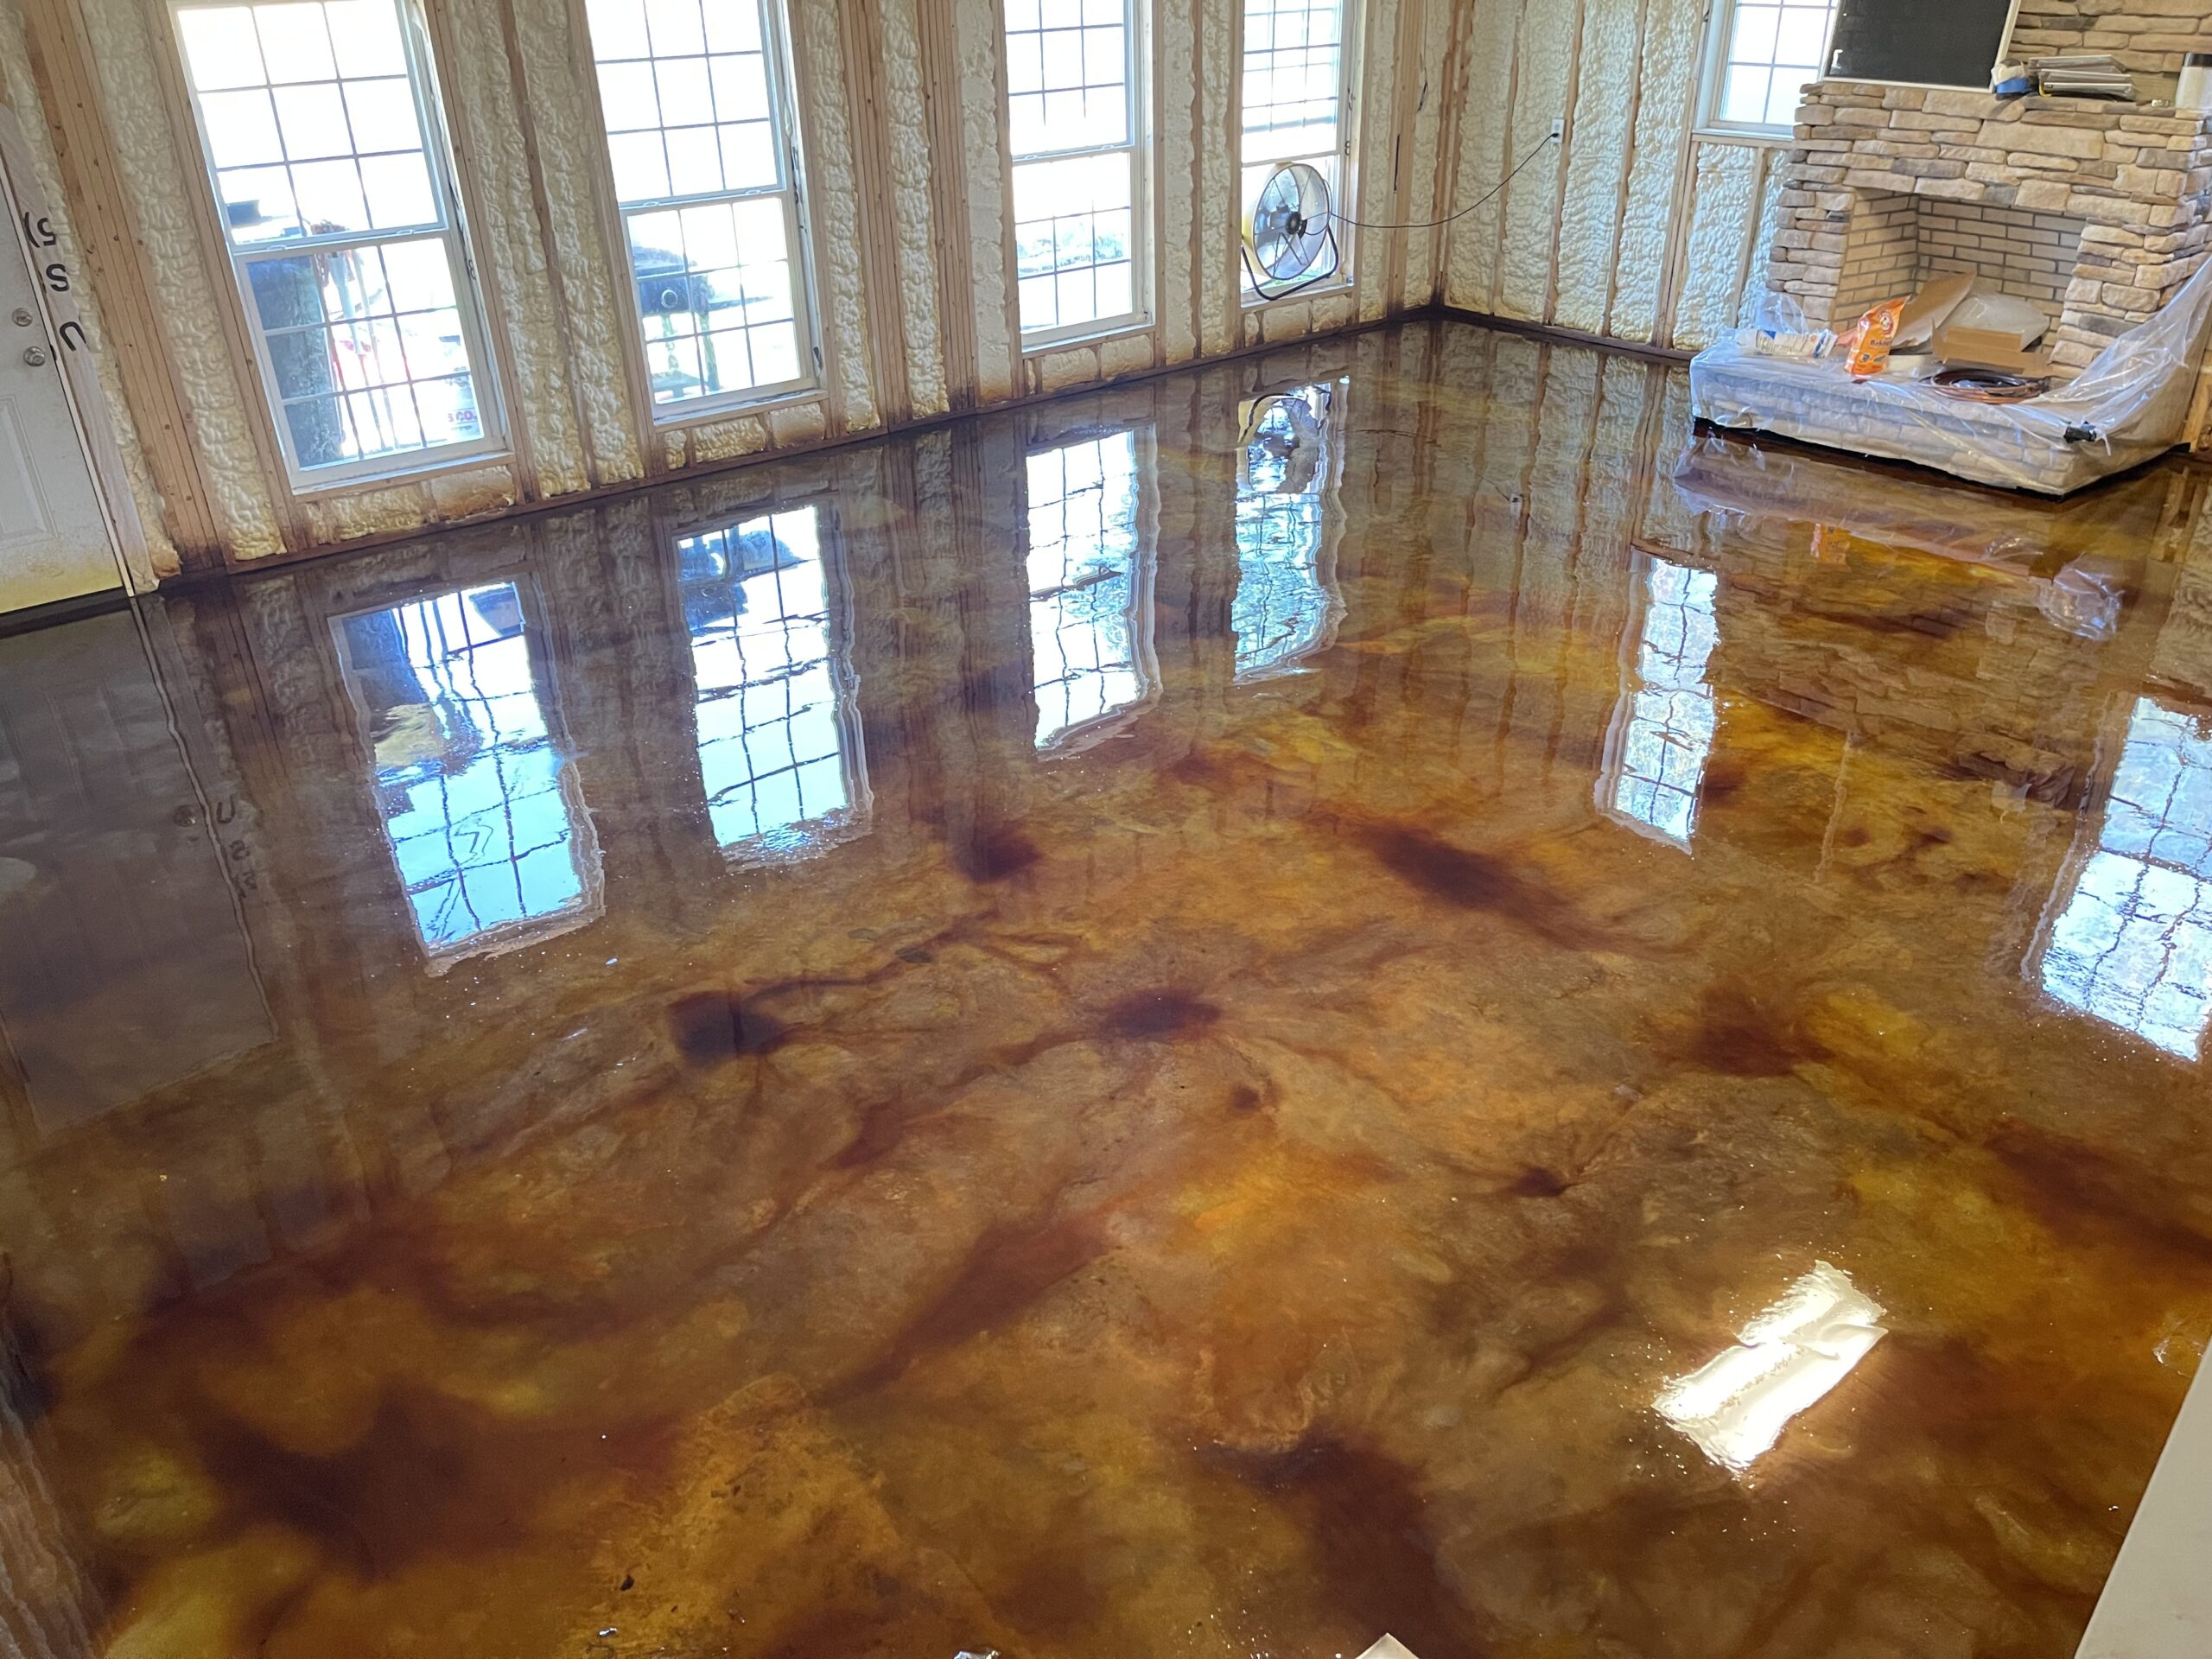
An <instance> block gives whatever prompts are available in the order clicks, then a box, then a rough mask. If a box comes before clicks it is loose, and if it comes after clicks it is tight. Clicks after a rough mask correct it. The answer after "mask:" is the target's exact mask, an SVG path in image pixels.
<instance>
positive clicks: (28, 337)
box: [0, 190, 123, 612]
mask: <svg viewBox="0 0 2212 1659" xmlns="http://www.w3.org/2000/svg"><path fill="white" fill-rule="evenodd" d="M5 199H6V192H5V191H4V190H0V200H5ZM7 205H8V207H9V209H10V212H9V217H10V219H14V220H16V226H14V228H15V230H16V232H17V234H16V235H11V236H10V237H9V238H7V239H8V242H9V249H8V251H6V252H4V253H0V612H5V611H20V610H22V609H24V608H26V607H29V606H32V605H46V604H50V603H52V602H53V601H55V600H59V599H75V598H77V597H79V595H81V594H97V593H101V592H105V591H106V590H107V589H110V588H120V587H122V586H123V573H122V569H121V568H120V567H119V566H118V564H117V563H116V558H115V549H114V546H113V544H112V543H111V542H110V540H109V537H108V528H107V518H106V517H105V514H103V513H102V512H101V511H100V498H99V491H98V490H97V489H96V488H95V486H93V483H92V467H91V466H90V464H89V463H88V462H87V461H86V459H85V446H84V443H83V442H82V440H81V439H80V438H79V436H78V433H77V420H76V416H75V414H74V413H73V410H71V408H70V405H69V393H68V391H67V388H66V387H65V386H64V385H62V381H61V365H60V362H59V361H58V359H59V357H60V352H59V351H58V350H57V349H56V347H55V345H54V340H53V338H52V336H51V335H50V334H48V331H47V325H46V317H45V315H44V313H43V312H42V311H41V309H40V308H39V301H38V290H37V289H36V288H35V286H34V285H33V278H32V275H31V267H30V264H29V262H28V259H27V257H26V255H25V251H24V249H23V246H22V241H21V239H20V233H21V231H22V214H21V213H16V212H15V211H14V204H13V203H12V202H8V203H7Z"/></svg>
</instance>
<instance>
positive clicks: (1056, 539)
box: [1029, 432, 1152, 748]
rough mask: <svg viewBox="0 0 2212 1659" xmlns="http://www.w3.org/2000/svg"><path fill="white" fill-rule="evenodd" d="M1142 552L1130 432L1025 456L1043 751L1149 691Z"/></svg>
mask: <svg viewBox="0 0 2212 1659" xmlns="http://www.w3.org/2000/svg"><path fill="white" fill-rule="evenodd" d="M1148 585H1149V584H1148V583H1147V582H1146V580H1145V572H1144V569H1143V567H1142V562H1141V559H1140V558H1139V556H1138V549H1137V445H1136V435H1135V433H1134V432H1117V433H1116V434H1114V435H1112V436H1111V437H1105V438H1092V439H1089V440H1086V441H1085V442H1082V443H1071V444H1069V445H1067V446H1066V447H1065V448H1059V449H1047V450H1045V451H1043V452H1042V453H1041V454H1033V455H1032V456H1030V457H1029V632H1030V639H1031V650H1032V652H1033V673H1034V683H1035V685H1036V688H1037V746H1038V747H1039V748H1044V747H1049V746H1050V745H1052V744H1055V743H1059V742H1062V741H1065V740H1067V739H1068V738H1070V737H1071V736H1073V735H1075V734H1079V733H1081V732H1083V731H1084V730H1085V729H1086V728H1090V727H1092V726H1095V725H1096V724H1097V723H1098V722H1099V721H1103V720H1105V719H1107V718H1108V717H1109V715H1115V714H1116V713H1118V712H1120V711H1121V710H1122V709H1127V708H1128V707H1130V706H1131V705H1133V704H1135V703H1137V702H1141V701H1143V699H1144V698H1145V697H1146V696H1147V695H1148V694H1149V693H1150V691H1151V690H1152V667H1151V639H1150V630H1151V626H1152V596H1151V594H1150V593H1149V592H1147V591H1146V590H1147V587H1148Z"/></svg>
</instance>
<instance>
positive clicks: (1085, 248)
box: [1006, 0, 1144, 341]
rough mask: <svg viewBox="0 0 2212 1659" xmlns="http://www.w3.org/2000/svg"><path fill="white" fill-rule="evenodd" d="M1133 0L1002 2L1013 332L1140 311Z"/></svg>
mask: <svg viewBox="0 0 2212 1659" xmlns="http://www.w3.org/2000/svg"><path fill="white" fill-rule="evenodd" d="M1134 5H1135V0H1006V59H1007V62H1006V73H1007V135H1008V140H1009V146H1010V148H1011V149H1012V151H1013V155H1014V247H1015V262H1016V270H1017V277H1016V281H1017V284H1018V292H1019V298H1020V310H1021V332H1022V335H1023V338H1024V339H1026V340H1031V341H1036V340H1049V339H1053V338H1060V337H1065V336H1068V335H1072V334H1088V333H1092V332H1095V331H1096V330H1098V329H1100V328H1102V327H1112V326H1113V325H1114V324H1116V323H1118V322H1123V321H1132V322H1133V321H1136V320H1138V319H1139V318H1140V317H1141V315H1142V314H1143V309H1144V297H1143V292H1142V287H1141V281H1140V275H1139V273H1140V260H1139V251H1140V250H1141V247H1142V245H1143V236H1142V220H1143V213H1142V211H1141V210H1142V207H1143V200H1144V188H1143V187H1144V179H1143V169H1142V167H1141V155H1140V152H1139V149H1138V142H1139V138H1140V136H1141V131H1142V125H1143V124H1142V120H1141V115H1140V111H1139V107H1138V99H1137V86H1138V79H1137V73H1136V19H1135V16H1134V15H1133V9H1134Z"/></svg>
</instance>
